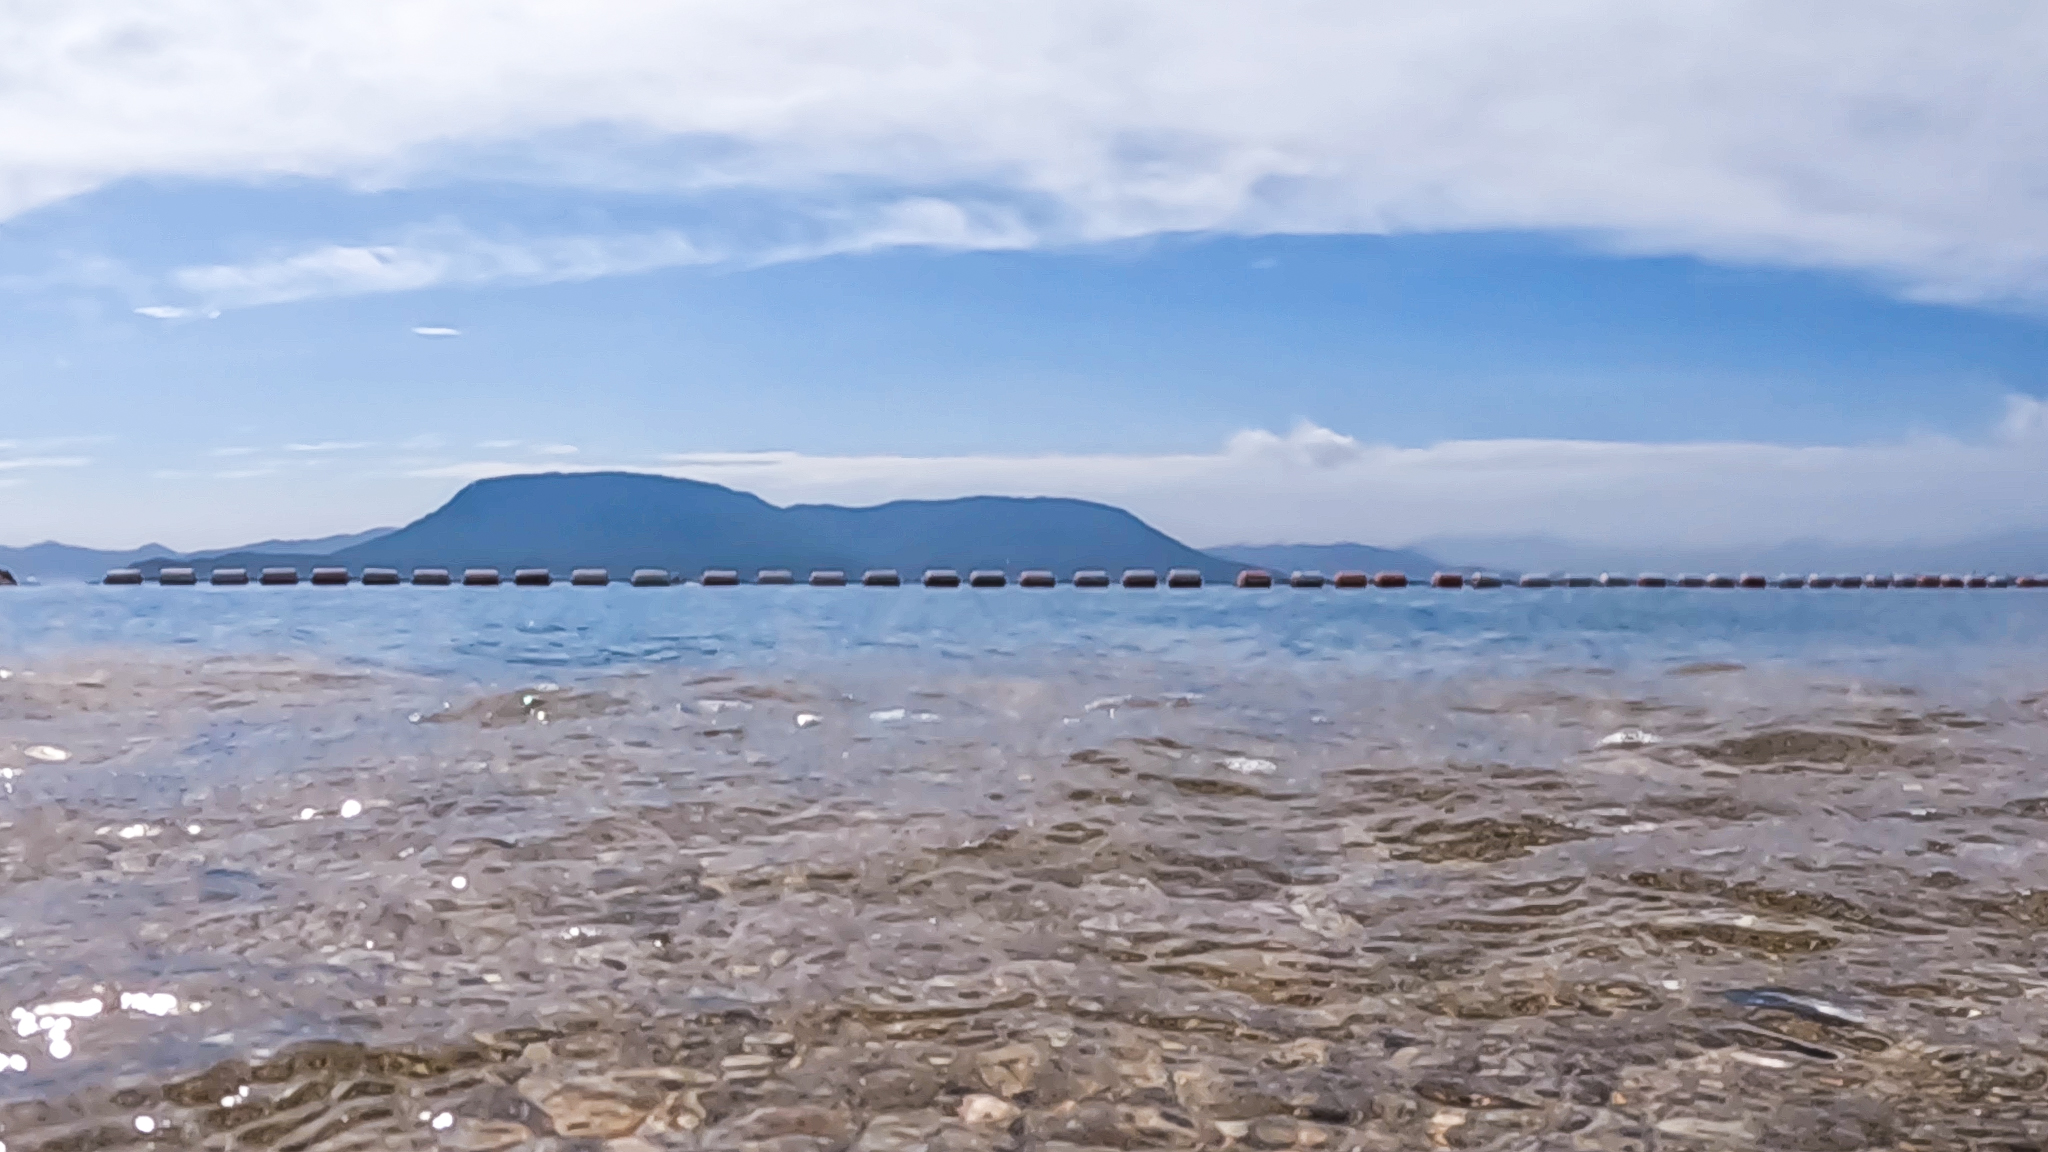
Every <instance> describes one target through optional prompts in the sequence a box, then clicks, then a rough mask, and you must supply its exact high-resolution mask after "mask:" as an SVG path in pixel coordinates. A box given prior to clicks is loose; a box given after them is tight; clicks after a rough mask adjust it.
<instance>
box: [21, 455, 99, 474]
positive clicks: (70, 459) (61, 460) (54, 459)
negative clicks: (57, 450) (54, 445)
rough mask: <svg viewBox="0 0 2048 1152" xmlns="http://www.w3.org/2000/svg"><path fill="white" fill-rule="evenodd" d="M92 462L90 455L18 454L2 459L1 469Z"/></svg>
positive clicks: (75, 464) (58, 466) (76, 465)
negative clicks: (11, 457)
mask: <svg viewBox="0 0 2048 1152" xmlns="http://www.w3.org/2000/svg"><path fill="white" fill-rule="evenodd" d="M90 463H92V457H90V456H17V457H15V458H14V459H11V460H7V459H0V470H5V471H9V472H18V471H21V470H22V469H25V468H83V467H84V466H86V465H87V464H90Z"/></svg>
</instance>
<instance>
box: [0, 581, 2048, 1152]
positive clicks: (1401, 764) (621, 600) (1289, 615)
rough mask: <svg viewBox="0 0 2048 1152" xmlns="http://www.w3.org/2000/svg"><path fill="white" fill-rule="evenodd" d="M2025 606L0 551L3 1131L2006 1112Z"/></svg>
mask: <svg viewBox="0 0 2048 1152" xmlns="http://www.w3.org/2000/svg"><path fill="white" fill-rule="evenodd" d="M2044 640H2048V593H2042V592H2037V591H2032V590H1982V591H1932V590H1929V591H1905V590H1899V591H1890V590H1886V591H1876V590H1861V591H1776V590H1773V591H1766V592H1753V591H1706V590H1700V591H1691V590H1650V589H1642V590H1622V589H1573V590H1563V589H1553V590H1546V591H1541V592H1537V591H1529V592H1523V591H1516V590H1499V591H1492V590H1488V591H1463V592H1439V591H1432V590H1424V589H1409V590H1404V591H1399V592H1395V591H1384V590H1372V591H1343V592H1339V591H1335V590H1323V591H1318V592H1308V591H1291V590H1276V591H1272V592H1240V591H1237V590H1234V589H1209V590H1204V591H1201V592H1196V593H1189V592H1166V591H1163V590H1162V591H1154V592H1138V591H1125V590H1111V591H1108V592H1099V593H1094V592H1077V591H1074V590H1070V589H1061V590H1057V591H1052V592H1036V591H1029V592H1027V591H1023V590H1018V589H1008V590H1003V591H972V590H957V591H931V590H923V589H900V590H886V589H859V588H854V589H810V588H787V589H778V588H738V589H701V588H681V589H665V590H654V589H637V590H636V589H627V588H611V589H605V590H592V589H573V588H551V589H545V590H537V589H513V588H501V589H461V588H454V589H414V588H395V589H380V588H361V587H354V588H348V589H324V588H296V589H259V588H248V589H211V588H198V589H158V588H140V589H133V588H130V589H122V588H35V589H9V590H4V591H0V669H5V670H6V672H7V673H8V675H7V677H6V678H5V679H4V680H0V785H4V788H5V793H4V796H0V1011H7V1012H10V1013H12V1016H11V1020H12V1022H13V1024H14V1028H13V1029H12V1030H11V1031H10V1032H9V1033H0V1141H4V1143H5V1145H6V1147H7V1149H8V1150H9V1152H19V1150H20V1149H27V1148H39V1147H50V1148H58V1147H64V1148H81V1147H114V1146H121V1145H128V1144H134V1145H137V1146H140V1145H143V1144H158V1145H166V1146H187V1145H189V1146H194V1147H199V1146H205V1147H218V1148H227V1147H234V1148H244V1147H249V1148H255V1147H262V1148H290V1149H312V1148H322V1149H325V1148H344V1147H361V1146H377V1147H406V1148H410V1147H418V1148H430V1147H459V1148H468V1149H483V1148H496V1147H513V1146H519V1145H526V1144H551V1145H553V1146H556V1147H562V1148H570V1147H585V1146H588V1147H596V1146H598V1142H610V1144H609V1146H610V1147H612V1148H614V1149H615V1150H616V1152H634V1150H644V1149H645V1148H646V1147H650V1146H651V1147H675V1148H763V1149H776V1150H778V1152H794V1150H797V1149H807V1150H823V1149H848V1148H852V1149H862V1150H866V1152H879V1150H882V1149H898V1148H900V1149H906V1150H907V1149H918V1148H923V1149H990V1150H993V1149H999V1148H1017V1149H1021V1148H1047V1149H1058V1148H1101V1147H1115V1148H1129V1147H1216V1148H1221V1147H1231V1148H1282V1147H1288V1148H1332V1149H1335V1148H1428V1147H1485V1148H1553V1147H1554V1148H1601V1149H1608V1148H1611V1149H1651V1148H1667V1147H1670V1148H1680V1147H1682V1148H1694V1147H1699V1148H1719V1147H1727V1148H1733V1147H1762V1148H1816V1149H1821V1148H1828V1149H1832V1148H1862V1147H1910V1148H1955V1147H1980V1148H2002V1149H2009V1148H2017V1147H2034V1146H2038V1145H2039V1144H2040V1142H2042V1141H2043V1140H2048V1109H2044V1108H2043V1107H2042V1105H2041V1103H2040V1102H2041V1100H2042V1099H2043V1095H2042V1094H2043V1092H2044V1091H2048V1039H2044V1030H2048V975H2044V974H2043V971H2042V967H2041V952H2040V946H2041V941H2042V940H2043V939H2044V937H2048V896H2043V895H2042V891H2043V889H2048V661H2044V659H2043V652H2044V647H2043V641H2044Z"/></svg>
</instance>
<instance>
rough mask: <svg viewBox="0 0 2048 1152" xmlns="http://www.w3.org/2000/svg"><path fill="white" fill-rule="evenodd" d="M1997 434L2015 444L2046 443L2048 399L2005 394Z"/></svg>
mask: <svg viewBox="0 0 2048 1152" xmlns="http://www.w3.org/2000/svg"><path fill="white" fill-rule="evenodd" d="M1998 434H1999V435H2000V436H2001V437H2002V438H2004V439H2005V440H2008V441H2011V442H2013V443H2016V444H2038V445H2048V400H2042V399H2038V398H2036V397H2033V396H2007V397H2006V398H2005V419H2004V420H2002V421H2000V422H1999V425H1998Z"/></svg>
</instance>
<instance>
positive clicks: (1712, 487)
mask: <svg viewBox="0 0 2048 1152" xmlns="http://www.w3.org/2000/svg"><path fill="white" fill-rule="evenodd" d="M588 467H590V468H602V467H607V465H603V464H591V465H588ZM640 468H641V470H645V471H658V472H663V473H665V474H668V475H673V476H684V477H689V478H691V479H698V480H708V481H712V482H714V483H719V484H725V485H728V486H730V487H734V488H740V489H744V490H746V491H749V492H755V493H758V494H760V495H762V496H763V497H765V498H767V499H768V500H770V501H772V502H775V503H778V504H791V503H810V502H820V503H825V502H829V503H836V504H873V503H881V502H883V501H887V500H897V499H933V498H944V497H952V496H968V495H977V494H997V495H1014V496H1074V497H1081V498H1085V499H1091V500H1101V501H1104V502H1106V503H1110V504H1116V505H1119V506H1121V507H1125V508H1129V509H1130V510H1131V511H1133V512H1136V513H1137V514H1138V515H1140V516H1142V517H1144V518H1145V519H1146V520H1148V521H1150V522H1152V523H1153V524H1155V525H1157V526H1158V527H1160V528H1162V529H1164V530H1166V531H1167V532H1169V533H1172V534H1174V535H1176V536H1179V537H1180V538H1182V539H1184V540H1187V541H1189V542H1191V543H1195V544H1197V545H1201V546H1207V545H1215V544H1223V543H1266V542H1274V543H1277V542H1324V541H1335V540H1359V541H1365V542H1375V543H1381V544H1396V543H1405V542H1408V541H1413V540H1419V539H1425V538H1428V537H1431V536H1441V535H1453V534H1455V535H1529V534H1538V535H1550V536H1557V537H1561V538H1564V539H1569V540H1582V541H1596V542H1610V543H1627V544H1630V545H1641V546H1645V547H1656V546H1665V547H1672V548H1695V547H1707V546H1740V545H1752V544H1754V545H1770V544H1776V543H1780V542H1782V541H1785V540H1790V539H1795V538H1799V537H1813V536H1819V537H1823V538H1826V539H1830V540H1835V541H1841V542H1860V543H1873V544H1885V543H1899V542H1906V541H1946V540H1954V539H1961V538H1964V537H1968V536H1971V535H1975V534H1979V533H1990V532H1999V531H2007V530H2012V529H2014V528H2022V527H2027V528H2041V527H2048V404H2044V403H2043V402H2042V401H2039V400H2033V399H2029V398H2024V397H2015V398H2013V399H2012V401H2011V402H2010V410H2009V415H2008V418H2007V420H2006V422H2005V423H2004V424H2003V425H2002V426H2001V429H2000V433H1999V435H1998V436H1997V437H1995V438H1994V439H1992V440H1990V441H1989V442H1986V443H1979V444H1968V443H1963V442H1960V441H1955V440H1949V439H1927V440H1920V441H1912V442H1904V443H1896V444H1876V445H1865V446H1855V447H1788V446H1783V445H1776V444H1756V443H1722V444H1648V443H1629V442H1614V441H1596V440H1469V441H1450V442H1445V443H1441V444H1435V445H1431V446H1429V447H1424V448H1397V447H1390V446H1385V445H1373V444H1367V443H1363V442H1361V441H1358V440H1356V439H1353V438H1352V437H1349V436H1346V435H1343V434H1341V433H1338V432H1334V431H1331V430H1330V429H1327V428H1322V427H1319V426H1317V425H1315V424H1313V423H1308V422H1303V423H1301V424H1299V425H1297V426H1296V427H1295V428H1294V429H1293V430H1292V431H1290V432H1287V433H1285V434H1279V433H1274V432H1270V431H1263V430H1249V431H1245V432H1241V433H1238V434H1237V435H1235V436H1233V437H1232V438H1231V439H1230V440H1229V442H1228V443H1227V444H1225V445H1224V446H1223V448H1222V449H1221V450H1220V451H1217V452H1211V453H1188V454H1180V455H1157V456H1135V455H1093V456H935V457H913V456H825V455H809V454H804V453H796V452H740V453H690V454H679V455H674V456H670V457H667V458H665V459H664V460H662V461H661V462H660V463H659V464H658V465H655V466H652V467H649V466H647V465H644V464H643V465H640ZM534 470H535V469H534V467H533V464H532V462H531V461H518V460H483V461H468V462H462V463H454V464H434V465H428V466H424V467H421V468H418V469H416V470H415V473H414V474H415V475H418V476H420V477H422V478H432V479H441V480H449V481H454V480H473V479H480V478H482V477H485V476H496V475H506V474H511V473H516V472H532V471H534Z"/></svg>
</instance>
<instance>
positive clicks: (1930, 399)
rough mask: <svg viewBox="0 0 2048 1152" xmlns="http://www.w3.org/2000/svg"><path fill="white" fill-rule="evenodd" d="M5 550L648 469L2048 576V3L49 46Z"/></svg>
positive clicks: (1147, 2) (992, 17) (477, 10)
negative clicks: (1839, 555)
mask: <svg viewBox="0 0 2048 1152" xmlns="http://www.w3.org/2000/svg"><path fill="white" fill-rule="evenodd" d="M0 31H4V32H5V34H6V37H7V40H8V43H9V45H10V48H9V52H8V54H7V59H6V61H5V62H4V63H0V75H4V77H5V82H4V83H0V544H14V545H20V544H27V543H31V542H33V541H37V540H42V539H50V538H54V539H59V540H62V541H65V542H68V543H75V544H85V545H94V546H100V547H129V546H135V545H138V544H141V543H143V542H145V541H149V542H159V543H163V544H167V545H170V546H172V547H176V548H181V549H198V548H208V547H225V546H229V545H233V544H236V543H241V542H245V541H249V540H256V539H263V538H269V537H309V536H318V535H325V534H328V533H340V532H349V531H355V530H360V529H364V528H368V527H372V526H377V525H390V524H400V523H404V522H406V521H408V520H410V519H413V518H415V517H417V516H419V515H421V514H424V513H425V512H427V511H429V510H431V509H432V508H434V507H436V506H438V505H439V504H440V503H442V502H443V501H445V500H446V499H447V498H448V497H449V496H450V495H452V494H453V493H454V491H455V490H456V489H457V488H459V487H460V485H461V484H462V483H464V482H467V481H469V480H472V479H477V478H481V477H484V476H490V475H499V474H505V473H511V472H528V471H542V470H558V469H590V468H630V469H636V470H645V471H660V472H666V473H669V474H672V475H681V476H690V477H695V478H700V479H708V480H715V481H718V482H720V483H726V484H731V485H733V486H735V487H739V488H743V489H746V490H749V491H754V492H758V493H760V494H761V495H763V496H765V497H767V498H768V499H770V500H774V501H776V502H782V503H787V502H796V501H831V502H838V503H873V502H878V501H882V500H887V499H895V498H903V497H944V496H955V495H966V494H972V493H982V492H995V493H1010V494H1019V495H1036V494H1044V495H1064V496H1079V497H1086V498H1090V499H1099V500H1105V501H1108V502H1111V503H1115V504H1119V505H1121V506H1124V507H1128V508H1130V509H1132V510H1133V511H1135V512H1137V513H1138V514H1139V515H1141V516H1143V517H1145V518H1146V519H1147V520H1149V521H1151V522H1153V523H1154V524H1156V525H1158V526H1159V527H1161V528H1163V529H1165V530H1167V531H1169V532H1171V533H1173V534H1175V535H1177V536H1180V537H1181V538H1183V539H1185V540H1187V541H1189V542H1190V543H1194V544H1197V545H1214V544H1222V543H1270V542H1283V541H1286V542H1324V541H1336V540H1358V541H1363V542H1369V543H1379V544H1387V545H1395V544H1402V543H1406V542H1409V541H1413V540H1419V539H1427V538H1430V537H1436V536H1447V535H1448V536H1475V535H1476V536H1484V535H1488V534H1497V535H1503V536H1527V535H1550V536H1557V537H1560V538H1566V539H1572V540H1581V541H1588V542H1601V541H1609V542H1611V541H1624V540H1625V541H1628V542H1630V543H1632V544H1637V545H1642V544H1649V545H1653V546H1655V545H1668V546H1671V547H1674V548H1676V547H1701V546H1710V545H1727V544H1743V545H1748V544H1770V543H1774V542H1778V541H1782V540H1788V539H1798V538H1812V537H1821V538H1826V539H1832V540H1839V541H1845V542H1873V543H1884V542H1891V541H1909V540H1910V541H1938V540H1951V539H1962V538H1966V537H1969V536H1972V535H1980V534H1994V533H2002V532H2012V531H2025V530H2041V529H2048V482H2044V481H2048V196H2043V195H2042V190H2043V189H2044V188H2048V120H2044V119H2043V118H2042V117H2040V116H2039V115H2038V109H2040V108H2042V107H2048V70H2044V69H2042V68H2041V67H2040V66H2039V61H2040V60H2041V59H2044V58H2048V8H2043V7H2042V6H2040V5H2038V4H2032V3H2019V2H2014V3H2004V2H1990V0H1950V2H1948V3H1944V4H1941V5H1930V4H1925V3H1918V2H1915V3H1907V2H1897V0H1865V2H1861V3H1856V4H1847V3H1839V4H1838V3H1819V4H1810V5H1783V4H1771V3H1761V2H1755V3H1753V2H1748V0H1713V2H1705V0H1700V2H1686V0H1673V2H1671V3H1663V4H1657V5H1643V4H1640V3H1637V2H1634V0H1553V2H1550V3H1546V4H1542V5H1529V4H1526V3H1520V2H1510V0H1469V2H1466V3H1461V4H1456V5H1416V4H1412V3H1383V2H1379V0H1347V2H1343V3H1325V2H1319V0H1274V2H1271V3H1267V4H1262V5H1257V6H1248V5H1243V4H1237V3H1217V2H1210V0H1176V2H1171V3H1168V2H1152V0H1088V2H1086V3H1080V2H1074V0H1035V2H1033V3H1031V4H1003V3H996V4H980V5H963V4H959V3H954V2H940V0H872V2H869V3H865V4H859V5H828V4H821V3H816V2H815V0H814V2H812V3H807V4H798V3H793V2H789V0H745V2H741V0H664V2H661V3H652V2H645V0H613V2H611V3H607V4H603V5H575V6H570V5H561V4H557V3H552V2H543V0H350V2H347V3H341V2H333V0H299V2H297V3H294V4H291V5H276V4H268V3H260V2H257V0H148V2H146V3H145V2H143V0H64V2H56V0H19V2H16V3H12V4H8V5H5V6H4V7H0Z"/></svg>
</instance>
